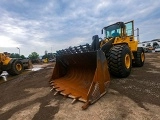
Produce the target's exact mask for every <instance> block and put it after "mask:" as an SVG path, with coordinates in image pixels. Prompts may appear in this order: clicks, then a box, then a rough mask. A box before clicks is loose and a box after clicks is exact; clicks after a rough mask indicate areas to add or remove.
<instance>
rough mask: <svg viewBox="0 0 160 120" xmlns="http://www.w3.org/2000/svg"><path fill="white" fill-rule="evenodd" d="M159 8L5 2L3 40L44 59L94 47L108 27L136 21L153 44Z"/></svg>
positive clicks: (1, 6) (0, 7)
mask: <svg viewBox="0 0 160 120" xmlns="http://www.w3.org/2000/svg"><path fill="white" fill-rule="evenodd" d="M153 6H154V7H153ZM159 6H160V2H159V1H158V0H154V1H152V0H148V1H147V2H146V1H144V0H141V1H138V0H134V1H132V0H127V1H125V2H124V1H123V0H115V1H112V0H107V1H106V0H99V1H92V0H81V1H70V0H54V1H50V0H46V1H45V2H44V1H43V0H38V1H25V0H15V1H6V0H2V1H1V3H0V12H1V17H0V22H1V26H0V36H1V40H2V38H3V39H5V40H8V41H7V43H8V45H9V44H10V46H15V45H16V46H19V47H20V48H21V52H22V54H25V55H26V56H27V55H29V54H30V53H31V52H34V51H36V52H37V53H38V54H40V55H43V54H44V51H45V50H47V51H51V48H52V50H53V52H55V51H56V50H59V49H64V48H67V47H69V46H75V45H79V44H86V43H91V41H92V39H91V38H92V36H93V35H95V34H98V35H99V36H100V37H101V34H100V33H101V29H102V28H103V27H104V26H107V25H110V24H113V23H115V22H117V21H124V22H127V21H130V20H134V21H135V28H139V29H140V39H141V41H144V40H151V39H154V38H159V34H160V33H159V32H157V31H158V30H159V27H160V25H159V22H160V12H159ZM5 44H6V43H5ZM6 45H7V44H6ZM6 45H5V46H6Z"/></svg>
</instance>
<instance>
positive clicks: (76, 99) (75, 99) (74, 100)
mask: <svg viewBox="0 0 160 120" xmlns="http://www.w3.org/2000/svg"><path fill="white" fill-rule="evenodd" d="M79 98H81V97H76V98H74V99H73V100H72V102H71V104H74V103H75V102H76V101H78V99H79Z"/></svg>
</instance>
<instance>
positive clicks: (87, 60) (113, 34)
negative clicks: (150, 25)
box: [50, 21, 145, 109]
mask: <svg viewBox="0 0 160 120" xmlns="http://www.w3.org/2000/svg"><path fill="white" fill-rule="evenodd" d="M103 33H104V35H105V37H104V39H102V38H99V37H98V35H95V36H93V37H92V40H93V41H92V44H91V45H89V44H86V45H80V46H76V47H70V48H68V49H62V50H59V51H57V53H56V65H55V68H54V70H53V74H52V78H51V80H50V84H51V87H52V89H51V90H55V91H56V93H55V94H57V93H60V94H62V95H64V96H66V97H71V98H73V101H72V103H73V102H75V101H76V100H80V101H83V102H85V104H84V105H83V106H82V109H86V108H87V107H88V106H89V105H90V104H92V103H94V102H95V101H97V100H98V99H99V98H100V97H102V96H103V95H104V94H105V93H106V92H107V89H108V86H109V82H110V74H112V75H113V76H116V77H121V78H124V77H127V76H128V75H129V74H130V72H131V68H132V66H137V67H141V66H143V64H144V60H145V55H144V50H143V48H142V47H138V46H137V45H138V41H137V40H135V38H134V22H133V21H130V22H127V23H124V22H117V23H115V24H112V25H109V26H107V27H104V28H103V29H102V34H103Z"/></svg>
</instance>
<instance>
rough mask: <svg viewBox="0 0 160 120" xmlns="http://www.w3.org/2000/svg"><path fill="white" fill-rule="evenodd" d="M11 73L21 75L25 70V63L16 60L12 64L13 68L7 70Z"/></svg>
mask: <svg viewBox="0 0 160 120" xmlns="http://www.w3.org/2000/svg"><path fill="white" fill-rule="evenodd" d="M7 72H8V74H9V75H19V74H21V73H22V72H23V64H22V62H21V61H19V60H15V61H14V62H13V63H12V64H11V68H10V69H9V70H8V71H7Z"/></svg>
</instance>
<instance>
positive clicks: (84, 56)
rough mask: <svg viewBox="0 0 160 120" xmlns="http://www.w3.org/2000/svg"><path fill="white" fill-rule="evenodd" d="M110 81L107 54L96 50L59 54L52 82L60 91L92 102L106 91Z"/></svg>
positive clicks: (55, 88)
mask: <svg viewBox="0 0 160 120" xmlns="http://www.w3.org/2000/svg"><path fill="white" fill-rule="evenodd" d="M109 81H110V75H109V72H108V66H107V61H106V58H105V55H104V54H103V52H102V51H95V52H85V53H77V54H69V55H60V56H57V58H56V65H55V68H54V71H53V75H52V78H51V81H50V83H51V86H52V87H53V89H54V90H56V91H58V93H60V94H63V95H64V96H67V97H71V98H74V99H75V100H80V101H83V102H86V103H88V104H91V103H93V102H95V101H96V100H98V99H99V98H100V97H101V96H102V95H104V94H105V93H106V90H107V87H108V84H109ZM88 104H87V105H86V106H88ZM83 107H84V106H83ZM84 108H85V107H84Z"/></svg>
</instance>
